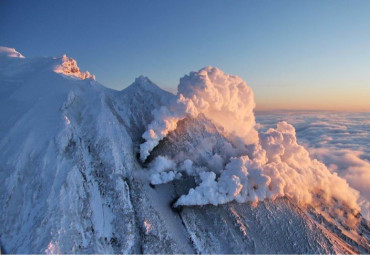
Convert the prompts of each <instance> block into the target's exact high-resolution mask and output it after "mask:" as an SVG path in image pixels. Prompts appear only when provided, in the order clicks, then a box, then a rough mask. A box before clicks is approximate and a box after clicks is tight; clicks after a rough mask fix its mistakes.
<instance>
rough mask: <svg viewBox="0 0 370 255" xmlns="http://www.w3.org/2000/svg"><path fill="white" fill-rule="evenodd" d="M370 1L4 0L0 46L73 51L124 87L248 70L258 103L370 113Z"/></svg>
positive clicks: (40, 52) (103, 78)
mask: <svg viewBox="0 0 370 255" xmlns="http://www.w3.org/2000/svg"><path fill="white" fill-rule="evenodd" d="M369 13H370V1H358V0H353V1H329V0H326V1H303V0H302V1H272V0H271V1H265V0H261V1H236V0H234V1H233V0H231V1H218V0H213V1H193V0H186V1H185V0H178V1H163V0H161V1H140V0H139V1H93V0H91V1H72V0H66V1H50V0H49V1H18V0H12V1H5V0H0V45H2V46H7V47H12V48H15V49H17V50H18V51H19V52H20V53H22V54H23V55H24V56H26V57H33V56H60V55H62V54H64V53H65V54H67V55H68V56H71V57H73V58H74V59H76V60H77V62H78V64H79V66H80V67H81V69H82V70H89V71H90V72H91V73H93V74H95V75H96V78H97V80H98V81H99V82H101V83H102V84H104V85H105V86H108V87H111V88H114V89H118V90H120V89H123V88H125V87H126V86H128V85H129V84H131V83H132V82H133V81H134V79H135V77H137V76H139V75H145V76H148V77H149V78H150V79H151V80H152V81H153V82H155V83H156V84H158V85H159V86H160V87H162V88H164V89H166V90H169V91H171V92H174V93H175V92H176V90H177V85H178V83H179V78H180V77H182V76H184V75H185V74H187V73H189V72H190V71H196V70H199V69H200V68H202V67H204V66H208V65H211V66H216V67H219V68H220V69H222V70H224V71H225V72H226V73H230V74H234V75H238V76H240V77H241V78H242V79H243V80H245V81H246V82H247V84H248V85H249V86H250V87H252V88H253V90H254V93H255V98H256V102H257V109H258V110H269V109H315V110H319V109H325V110H341V111H342V110H346V111H370V32H369V31H370V15H369Z"/></svg>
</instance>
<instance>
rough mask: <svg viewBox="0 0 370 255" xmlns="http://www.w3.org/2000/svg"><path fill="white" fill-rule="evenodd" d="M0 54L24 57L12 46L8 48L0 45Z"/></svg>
mask: <svg viewBox="0 0 370 255" xmlns="http://www.w3.org/2000/svg"><path fill="white" fill-rule="evenodd" d="M0 56H5V57H11V58H24V56H23V55H22V54H21V53H19V52H18V51H16V50H15V49H14V48H8V47H3V46H0Z"/></svg>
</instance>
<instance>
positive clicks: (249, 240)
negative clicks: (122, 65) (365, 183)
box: [0, 48, 370, 253]
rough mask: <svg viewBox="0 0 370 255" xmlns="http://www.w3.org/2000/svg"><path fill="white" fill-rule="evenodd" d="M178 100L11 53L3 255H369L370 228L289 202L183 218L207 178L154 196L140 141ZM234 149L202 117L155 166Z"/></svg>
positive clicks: (56, 61)
mask: <svg viewBox="0 0 370 255" xmlns="http://www.w3.org/2000/svg"><path fill="white" fill-rule="evenodd" d="M171 100H175V96H174V95H172V94H170V93H168V92H165V91H163V90H161V89H160V88H159V87H157V86H156V85H155V84H153V83H152V82H151V81H150V80H149V79H148V78H145V77H139V78H137V79H136V80H135V82H134V83H133V84H132V85H130V86H129V87H128V88H126V89H124V90H123V91H114V90H110V89H107V88H105V87H104V86H102V85H101V84H99V83H98V82H97V81H95V78H94V76H93V75H91V74H89V73H88V72H81V71H80V69H79V68H78V66H77V63H76V62H75V61H74V60H73V59H70V58H68V57H66V56H63V57H61V58H23V56H22V55H21V54H19V53H17V52H16V51H15V50H13V49H9V48H1V49H0V119H1V122H0V180H1V181H2V182H3V185H1V186H0V242H1V245H2V248H3V250H4V251H6V252H9V253H58V252H61V253H75V252H76V253H198V252H199V253H277V252H279V253H344V252H362V253H365V252H367V253H369V252H370V247H369V237H370V231H369V224H368V222H366V221H364V220H363V221H362V223H361V224H360V225H359V226H358V227H357V228H356V229H348V230H346V229H344V228H343V226H341V225H340V224H339V223H335V222H334V223H333V222H329V221H328V220H327V218H325V217H324V216H325V215H324V216H322V215H320V214H319V213H318V212H317V211H315V210H314V209H312V210H309V211H307V210H306V211H305V210H303V209H302V208H300V207H299V206H297V205H295V204H294V203H293V202H292V201H290V200H289V199H286V198H280V199H276V200H274V201H270V200H266V201H263V202H260V203H258V204H252V203H244V204H239V203H228V204H224V205H221V206H212V205H206V206H190V207H183V208H178V209H176V210H175V209H173V208H172V207H171V203H172V202H173V201H174V200H175V199H177V198H178V197H179V196H180V195H182V194H185V193H187V191H188V190H189V188H190V187H194V185H195V182H196V181H197V180H196V179H194V178H193V177H186V178H185V181H184V180H182V181H175V182H173V183H167V184H161V185H157V186H155V187H154V186H153V185H150V182H149V178H148V171H149V170H148V169H147V168H146V167H147V164H142V163H140V161H139V160H138V155H137V153H138V152H139V145H140V144H141V143H142V138H141V135H142V133H143V132H144V131H145V129H146V127H147V125H148V123H150V122H151V121H152V120H153V118H154V117H153V114H152V111H153V109H157V108H159V107H160V106H161V105H164V104H166V103H168V102H169V101H171ZM195 137H196V139H195ZM199 146H203V147H202V149H201V150H198V149H199V148H200V147H199ZM230 146H231V143H230V142H229V141H228V140H227V139H226V138H225V137H224V136H223V134H222V133H220V131H219V129H217V128H216V127H215V126H214V124H213V123H212V122H211V121H209V120H208V119H206V118H205V117H204V116H202V115H200V116H198V117H197V118H195V119H184V120H183V121H182V122H181V123H179V125H178V128H177V129H176V130H175V131H173V132H172V133H171V134H170V135H169V136H168V137H166V138H165V139H164V140H163V141H161V142H160V144H159V145H158V147H157V148H156V149H155V150H154V151H153V154H152V155H151V157H152V158H153V157H154V156H155V155H162V154H163V155H170V154H171V155H174V156H178V158H179V159H185V158H191V159H192V160H193V161H194V162H196V163H198V164H203V163H204V164H207V163H206V162H209V161H210V158H209V157H214V155H215V152H217V154H218V155H220V157H223V156H225V155H226V154H227V153H229V152H230ZM197 150H198V151H197ZM207 151H209V152H210V153H205V152H207ZM200 152H202V153H203V154H202V153H200ZM211 152H212V153H211ZM211 159H212V158H211ZM150 160H151V158H149V159H148V162H147V163H149V162H150ZM213 162H217V159H216V158H214V159H213ZM360 234H361V235H360Z"/></svg>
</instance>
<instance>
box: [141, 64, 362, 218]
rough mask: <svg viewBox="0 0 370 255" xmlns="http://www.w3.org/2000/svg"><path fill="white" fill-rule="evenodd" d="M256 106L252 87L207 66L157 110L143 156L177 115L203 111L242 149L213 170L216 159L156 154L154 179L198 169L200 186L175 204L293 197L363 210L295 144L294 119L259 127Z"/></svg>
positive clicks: (342, 182)
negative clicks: (259, 129) (200, 162)
mask: <svg viewBox="0 0 370 255" xmlns="http://www.w3.org/2000/svg"><path fill="white" fill-rule="evenodd" d="M254 107H255V103H254V98H253V91H252V90H251V88H249V87H248V86H247V85H246V83H245V82H244V81H243V80H242V79H241V78H239V77H237V76H232V75H228V74H225V73H224V72H222V71H221V70H219V69H217V68H212V67H206V68H203V69H201V70H200V71H199V72H191V73H190V74H189V75H186V76H185V77H183V78H182V79H181V80H180V84H179V86H178V95H177V101H175V102H171V103H170V104H169V106H163V107H162V108H160V109H159V110H155V111H154V112H153V114H154V120H153V122H152V123H150V124H149V126H148V130H147V131H146V132H145V133H144V134H143V138H144V139H145V142H144V143H143V144H141V146H140V153H141V160H142V161H145V160H146V159H147V157H148V156H149V155H150V152H151V151H152V150H153V149H154V148H155V146H156V145H157V144H158V143H159V141H160V140H162V139H163V138H164V137H166V136H167V135H168V134H169V133H170V132H171V131H174V130H175V129H176V127H177V123H178V121H180V120H182V119H184V118H186V117H188V116H190V117H196V116H198V114H199V113H202V114H204V115H205V117H206V118H208V119H209V120H211V121H212V122H214V123H215V124H216V125H217V126H218V128H219V131H220V132H221V133H223V135H224V136H226V137H227V138H228V139H229V140H230V141H231V142H232V143H233V144H234V147H235V149H237V150H239V152H238V153H236V154H237V155H239V156H231V157H230V158H229V159H228V160H226V161H220V162H221V170H220V169H213V168H212V167H210V166H212V164H207V166H206V167H205V166H203V165H202V166H197V165H195V164H194V162H192V161H191V160H185V161H184V162H174V159H168V158H156V159H155V160H154V161H153V162H152V163H151V165H150V168H151V170H150V171H151V172H152V173H153V172H154V173H155V174H154V175H153V174H152V175H151V182H152V183H153V184H160V183H165V182H167V181H172V180H173V179H175V176H176V175H177V178H181V176H180V175H178V174H180V172H182V173H186V174H188V175H194V176H197V178H196V180H198V185H197V186H196V187H195V188H194V189H190V190H189V192H188V194H186V195H183V196H181V197H180V198H179V199H178V200H177V201H176V203H175V204H174V205H175V206H179V205H186V206H188V205H205V204H213V205H219V204H224V203H227V202H230V201H234V200H235V201H237V202H239V203H244V202H248V201H251V202H257V201H260V200H263V199H274V198H276V197H280V196H287V197H290V198H291V199H293V200H295V201H296V202H297V203H299V204H301V205H312V206H314V207H317V208H324V207H325V208H327V209H326V210H330V211H331V210H332V211H335V210H338V208H346V209H343V210H346V212H347V213H349V214H347V213H346V215H352V216H348V217H353V215H355V214H357V212H358V211H359V210H360V207H359V205H358V202H357V200H358V198H359V193H358V191H356V190H354V189H353V188H351V187H350V186H349V185H348V183H347V181H346V180H345V179H343V178H341V177H339V176H338V174H337V173H335V172H334V173H333V172H331V171H330V170H329V169H328V168H327V167H326V166H325V165H324V164H323V163H321V162H319V161H318V160H316V159H311V158H310V155H309V153H308V151H307V150H306V149H305V148H304V147H303V146H301V145H299V144H298V143H297V139H296V132H295V129H294V127H293V126H292V125H290V124H288V123H286V122H279V123H278V124H277V128H276V129H269V130H267V131H266V132H260V133H259V134H258V132H257V131H256V129H255V117H254V113H253V109H254ZM246 145H249V146H246ZM240 155H242V156H240ZM222 166H224V167H222ZM328 204H330V206H329V207H328V206H324V205H328ZM343 205H345V206H343Z"/></svg>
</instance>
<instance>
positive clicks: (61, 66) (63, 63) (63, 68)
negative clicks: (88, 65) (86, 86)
mask: <svg viewBox="0 0 370 255" xmlns="http://www.w3.org/2000/svg"><path fill="white" fill-rule="evenodd" d="M56 60H57V61H58V63H57V64H56V65H55V67H54V72H56V73H61V74H64V75H67V76H71V77H76V78H79V79H82V80H84V79H90V78H91V79H93V80H95V75H92V74H90V72H89V71H86V72H81V71H80V68H79V67H78V66H77V62H76V60H74V59H73V58H69V57H67V56H66V55H63V56H62V57H60V58H56Z"/></svg>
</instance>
